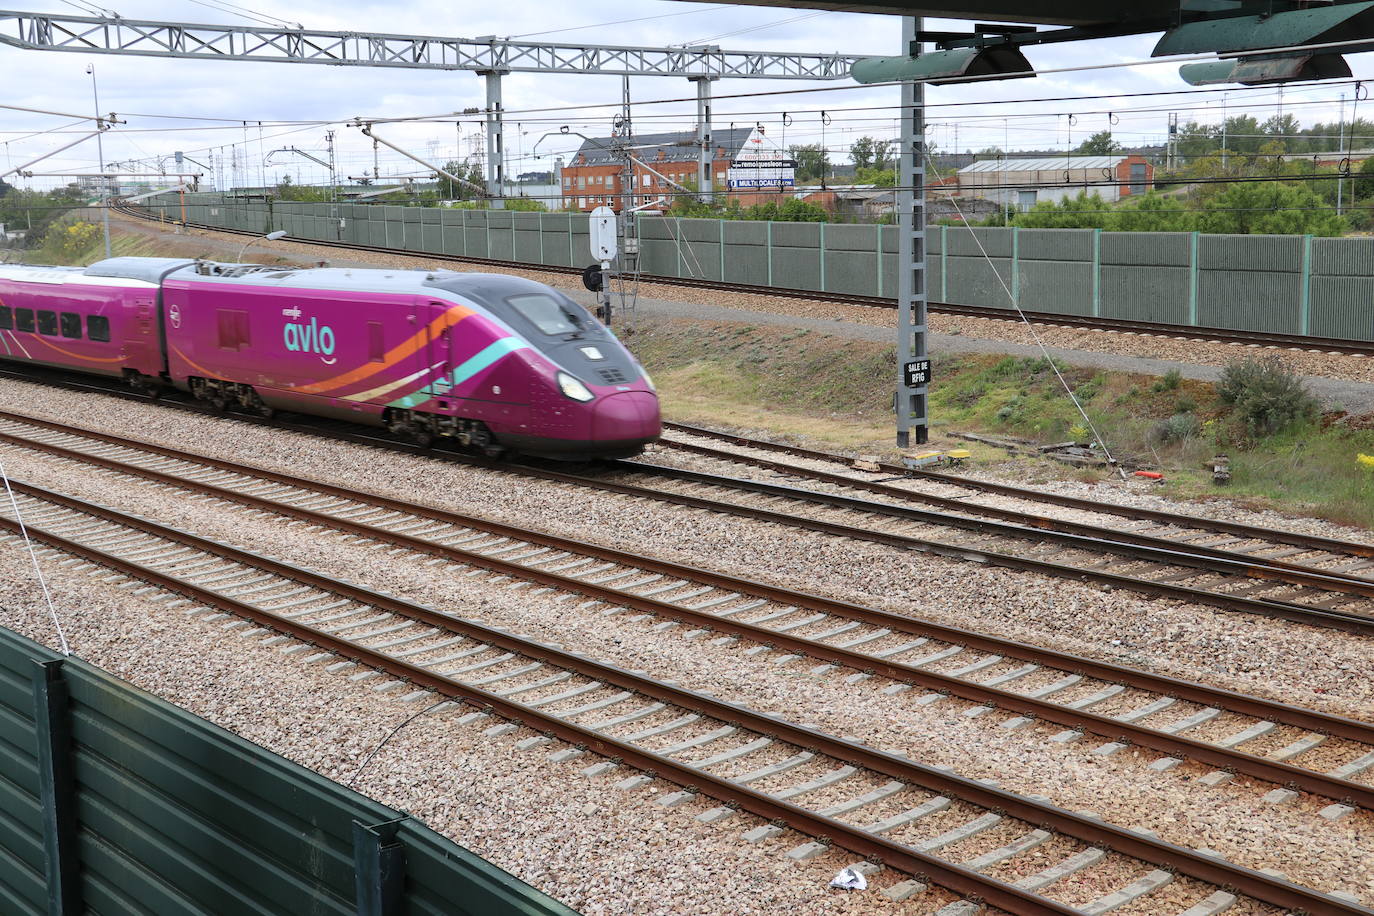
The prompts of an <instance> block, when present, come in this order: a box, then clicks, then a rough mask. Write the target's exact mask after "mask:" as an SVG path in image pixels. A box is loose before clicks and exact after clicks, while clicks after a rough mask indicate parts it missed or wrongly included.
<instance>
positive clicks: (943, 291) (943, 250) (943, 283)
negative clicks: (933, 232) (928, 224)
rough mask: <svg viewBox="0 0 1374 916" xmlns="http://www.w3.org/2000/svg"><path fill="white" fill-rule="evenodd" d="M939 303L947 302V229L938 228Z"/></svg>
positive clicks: (946, 227)
mask: <svg viewBox="0 0 1374 916" xmlns="http://www.w3.org/2000/svg"><path fill="white" fill-rule="evenodd" d="M940 301H941V302H948V301H949V227H948V226H941V227H940Z"/></svg>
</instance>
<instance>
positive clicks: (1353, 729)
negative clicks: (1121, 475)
mask: <svg viewBox="0 0 1374 916" xmlns="http://www.w3.org/2000/svg"><path fill="white" fill-rule="evenodd" d="M58 428H60V427H58ZM0 437H3V439H4V441H9V442H14V443H16V444H19V445H22V446H24V447H28V448H34V449H42V450H44V451H47V452H49V453H50V454H54V455H57V456H58V457H62V458H66V459H68V460H73V461H82V462H85V463H88V464H94V465H97V466H99V467H105V468H108V469H110V470H114V471H118V472H120V473H124V474H130V475H136V476H140V477H143V478H145V479H147V480H151V481H153V482H155V483H158V484H163V485H169V486H174V487H178V488H181V489H186V490H192V491H195V492H199V493H203V494H206V495H209V496H213V497H214V498H216V499H220V500H224V501H230V502H237V503H239V504H241V505H245V506H248V507H250V508H253V509H259V510H263V511H267V512H271V513H274V514H277V515H282V516H286V517H289V518H294V519H298V520H301V521H304V522H307V523H308V524H311V525H315V526H318V527H321V528H330V529H333V530H336V531H342V532H345V533H348V534H352V535H356V536H359V537H364V538H368V539H371V540H376V541H382V542H385V543H389V544H393V545H396V546H399V547H403V548H405V549H406V550H409V551H411V552H414V553H420V554H426V555H430V556H435V557H439V558H443V559H449V560H453V561H456V562H460V563H465V564H468V565H473V566H479V567H482V568H485V569H488V570H492V571H496V572H500V573H502V574H504V575H509V576H514V577H517V578H521V579H524V580H526V581H529V582H533V583H535V584H538V585H544V586H548V587H551V588H556V589H561V590H563V591H570V592H574V593H578V594H582V595H585V596H588V597H591V598H596V599H599V600H603V601H608V602H611V603H613V604H617V605H621V606H624V607H628V608H632V609H634V610H637V611H641V612H646V613H650V614H653V615H655V616H658V617H665V618H668V619H672V620H677V621H681V622H691V623H693V624H696V625H698V626H701V627H704V628H707V629H710V630H714V631H719V632H722V633H727V634H730V635H733V636H738V637H741V638H744V639H748V640H750V641H753V642H756V643H760V644H764V645H771V646H774V647H776V648H780V649H785V650H787V651H790V652H796V653H799V654H803V655H807V656H810V657H812V658H816V659H820V660H823V661H827V662H830V663H833V664H837V665H843V666H845V667H848V668H851V669H854V670H857V671H862V672H866V673H872V674H880V675H882V676H884V677H888V678H891V679H893V680H896V681H899V682H902V683H908V684H913V685H916V684H919V685H921V686H924V687H926V688H928V689H932V690H937V691H940V692H943V693H949V694H953V695H956V696H959V697H961V698H963V699H965V700H969V701H971V702H975V703H979V704H984V705H991V706H994V707H996V708H1000V709H1006V710H1010V711H1013V712H1016V713H1018V714H1022V715H1026V716H1028V717H1031V718H1037V719H1043V720H1045V721H1051V722H1056V723H1058V724H1060V725H1065V726H1068V727H1070V728H1073V729H1082V730H1083V731H1085V732H1091V733H1093V734H1097V735H1101V736H1103V737H1108V738H1111V739H1113V740H1119V741H1121V742H1122V743H1129V744H1133V745H1136V746H1141V747H1150V748H1153V749H1154V750H1158V751H1162V752H1164V753H1167V754H1171V755H1178V756H1182V757H1186V758H1191V759H1194V760H1199V761H1202V762H1206V763H1209V764H1211V765H1213V766H1216V767H1220V768H1223V769H1227V770H1232V771H1235V772H1241V773H1246V774H1247V775H1250V776H1254V777H1256V778H1259V779H1263V780H1265V781H1268V782H1274V783H1277V784H1279V785H1293V786H1297V787H1299V788H1302V789H1304V790H1305V791H1310V792H1313V793H1314V794H1318V795H1322V796H1324V797H1327V798H1331V799H1334V800H1337V801H1352V802H1354V803H1355V804H1357V805H1359V806H1360V807H1362V808H1365V809H1367V810H1374V786H1366V785H1364V784H1361V783H1356V782H1354V781H1353V780H1347V779H1341V778H1338V777H1333V776H1329V775H1326V774H1322V773H1318V772H1316V771H1313V770H1309V769H1306V768H1303V767H1299V766H1293V765H1290V764H1286V763H1282V762H1280V761H1273V760H1269V759H1267V758H1262V757H1257V756H1255V755H1251V754H1247V753H1245V752H1242V751H1238V750H1235V749H1233V748H1224V747H1221V746H1219V745H1214V744H1210V743H1208V742H1203V741H1197V740H1195V739H1190V738H1185V737H1182V736H1178V735H1173V734H1170V733H1168V732H1164V731H1161V730H1159V729H1153V728H1148V727H1145V726H1138V725H1135V724H1132V723H1127V722H1122V721H1120V720H1117V719H1114V718H1111V717H1108V716H1101V715H1097V714H1095V713H1091V712H1087V711H1086V710H1075V709H1072V708H1070V707H1067V706H1064V705H1061V704H1058V703H1054V702H1051V701H1046V700H1041V699H1035V698H1032V697H1028V696H1025V695H1023V694H1018V693H1015V692H1013V691H1007V690H1001V689H998V688H994V687H987V686H984V685H981V684H978V683H975V682H970V681H964V680H961V679H960V678H957V677H953V676H950V675H944V674H939V673H935V672H929V671H925V670H924V669H922V668H919V667H916V666H913V665H907V664H903V663H899V662H890V661H886V660H883V659H881V658H879V657H877V656H873V655H868V654H865V653H862V652H855V651H852V650H848V649H843V648H839V647H834V646H829V645H826V644H824V643H820V642H817V641H815V640H811V639H806V638H804V637H793V636H789V635H788V634H786V633H782V632H778V631H776V630H772V629H768V628H766V627H762V626H758V625H754V624H749V623H744V622H741V621H735V620H730V619H729V618H726V617H720V616H717V615H715V614H711V613H708V612H704V611H696V610H693V609H690V608H687V607H683V606H681V605H677V604H673V603H671V602H667V601H661V600H658V599H654V598H649V597H644V596H640V595H636V594H634V593H633V592H629V591H625V590H622V589H618V588H614V587H611V586H608V585H597V584H594V583H590V582H586V581H584V580H581V579H579V578H576V577H574V576H565V575H561V574H558V573H554V572H546V571H542V570H539V569H537V568H535V567H531V566H527V565H524V564H521V563H515V562H511V561H507V560H502V559H500V558H498V557H490V556H486V555H485V554H483V553H481V552H480V551H473V550H465V549H462V548H460V547H453V546H448V545H445V544H442V543H437V542H434V541H429V540H426V539H424V538H420V537H415V536H411V535H408V534H405V533H402V532H395V531H391V530H389V529H386V528H381V527H378V526H375V525H372V524H369V523H365V522H356V521H352V520H350V519H347V518H341V517H338V516H335V515H331V514H329V513H325V512H319V511H316V510H312V509H306V508H301V507H298V506H293V505H291V504H289V503H281V502H278V501H277V500H276V497H271V496H258V495H254V494H250V493H246V492H243V491H240V490H236V489H233V488H231V487H225V486H221V485H218V484H211V483H203V482H200V481H195V480H189V479H187V478H184V477H181V476H178V475H177V474H175V473H173V472H170V471H161V470H155V469H152V468H143V467H139V466H138V465H133V464H128V463H126V462H122V461H119V460H116V459H112V458H105V457H101V456H94V455H88V454H86V453H84V452H80V451H77V450H74V449H69V448H66V447H64V446H59V445H55V444H51V443H41V442H28V441H27V440H22V439H18V437H13V436H10V435H9V434H8V433H0ZM109 438H110V439H117V437H109ZM111 444H119V445H121V447H125V448H130V449H143V450H145V451H147V452H149V453H151V454H159V455H163V456H165V457H170V458H174V459H176V460H180V461H187V462H195V463H198V464H201V465H202V466H206V467H212V468H217V469H220V470H225V471H229V472H232V473H237V474H240V475H242V476H246V477H253V478H257V479H260V480H265V481H270V482H273V483H279V484H282V485H285V486H290V487H293V488H296V489H301V490H307V491H310V492H316V493H320V494H323V495H328V496H332V497H337V498H341V499H346V500H348V501H350V502H363V503H371V504H374V505H377V506H381V507H384V508H386V509H388V510H391V511H396V512H401V513H404V514H405V515H408V516H416V517H422V518H426V519H430V520H435V521H442V522H446V523H448V524H451V525H456V526H460V527H463V528H477V529H480V530H485V531H488V532H491V533H495V534H499V535H500V536H502V537H507V538H511V539H516V540H521V541H525V542H528V543H532V544H538V545H541V546H548V547H554V548H557V549H559V550H563V551H567V552H571V553H577V554H582V555H589V556H596V557H598V558H601V559H606V560H610V561H611V562H615V563H617V564H621V565H626V566H633V567H636V568H641V569H647V570H651V571H655V572H665V573H668V574H671V575H673V576H675V577H677V578H683V579H688V580H693V581H701V582H708V583H710V584H712V585H713V586H716V587H724V588H729V589H731V590H733V591H740V592H743V593H746V594H752V595H755V596H763V595H766V596H767V597H768V598H769V600H773V601H778V602H786V603H788V604H795V605H797V606H799V607H806V608H808V609H815V610H823V611H825V612H827V613H832V614H836V615H838V616H842V617H850V618H853V619H860V620H863V621H864V622H865V623H873V624H880V625H883V626H886V627H888V628H891V629H897V630H902V631H906V632H908V633H913V634H921V633H938V634H939V635H938V637H937V638H941V639H943V640H947V641H950V642H955V643H959V644H965V645H967V644H970V643H973V642H975V641H978V642H982V643H983V645H982V646H980V648H984V649H986V650H987V651H990V652H993V653H994V654H1002V655H1012V656H1013V657H1021V658H1024V659H1026V660H1030V661H1035V662H1037V663H1041V664H1045V663H1047V662H1048V663H1049V666H1050V667H1058V668H1063V669H1066V670H1074V671H1077V670H1081V669H1082V668H1083V667H1085V666H1086V667H1088V668H1094V667H1095V668H1098V669H1102V671H1101V673H1094V674H1093V676H1094V677H1099V678H1101V679H1103V680H1109V681H1112V682H1118V683H1121V682H1125V683H1130V685H1131V686H1135V687H1140V688H1142V689H1146V690H1151V691H1154V692H1158V693H1163V694H1165V695H1168V696H1182V697H1183V698H1185V699H1191V700H1194V701H1197V702H1205V703H1207V704H1216V705H1218V706H1220V707H1222V708H1226V709H1229V710H1231V711H1233V712H1242V713H1244V714H1246V715H1252V716H1256V717H1258V718H1262V719H1269V720H1272V721H1275V722H1280V723H1282V724H1286V725H1291V726H1297V727H1301V728H1305V729H1309V730H1315V731H1320V732H1322V733H1324V734H1331V735H1338V736H1340V737H1343V738H1347V739H1350V740H1353V741H1357V742H1360V743H1363V744H1366V745H1370V746H1374V725H1369V724H1366V723H1363V722H1359V721H1358V720H1353V719H1348V718H1345V717H1341V716H1333V715H1330V714H1327V713H1321V712H1316V711H1313V710H1307V709H1302V708H1300V707H1292V706H1289V705H1287V704H1280V703H1275V702H1272V701H1268V700H1263V699H1261V698H1257V697H1248V696H1245V695H1242V694H1235V693H1233V692H1231V691H1225V690H1219V689H1217V688H1211V687H1206V686H1204V685H1199V684H1193V683H1190V682H1186V681H1179V680H1176V679H1172V678H1165V677H1160V676H1156V675H1150V674H1148V673H1145V672H1139V671H1136V670H1134V669H1129V668H1122V667H1119V666H1115V665H1111V664H1109V663H1100V662H1092V661H1090V660H1086V659H1082V658H1079V657H1076V656H1071V655H1063V654H1059V653H1053V652H1051V651H1048V650H1039V649H1032V648H1031V647H1027V646H1025V645H1023V644H1020V643H1014V642H1011V641H1008V640H999V639H997V638H995V637H987V636H983V635H981V634H974V633H971V632H969V631H963V630H957V629H953V628H946V627H941V626H939V625H934V624H927V623H926V622H924V621H921V620H913V619H911V618H907V617H904V616H901V615H898V614H893V613H891V612H886V611H880V610H876V609H872V608H864V607H862V606H857V605H852V604H847V603H844V602H839V601H835V600H832V599H827V598H822V597H819V596H816V595H811V594H806V593H802V592H795V591H791V590H787V589H780V588H776V587H772V586H766V585H762V584H760V583H757V582H753V581H750V580H746V579H739V578H735V577H730V576H722V575H720V574H716V573H711V572H708V571H705V570H700V569H696V568H694V567H687V566H682V565H680V564H675V563H670V562H667V561H659V560H650V559H647V558H643V557H640V556H637V555H634V554H628V553H625V552H622V551H617V550H613V549H610V548H603V547H598V546H595V545H589V544H586V543H584V542H580V541H576V540H573V539H570V538H561V537H557V536H553V535H548V534H542V533H537V532H530V531H526V530H524V529H520V528H516V527H514V526H509V525H504V524H501V523H495V522H488V521H486V520H484V519H474V518H472V517H470V516H465V515H459V514H457V513H451V512H448V511H446V510H439V509H434V508H430V507H426V506H420V505H417V504H413V503H408V502H405V501H402V500H395V499H391V498H389V497H381V496H375V495H373V494H367V493H359V492H357V491H353V490H348V489H346V488H343V487H337V486H334V485H331V484H320V483H316V482H314V481H310V480H305V479H302V478H297V477H292V476H290V475H287V474H281V473H278V472H267V471H262V470H259V469H256V468H252V467H247V466H244V465H238V464H235V463H233V462H227V461H222V460H219V459H205V458H200V457H199V456H195V455H192V454H190V453H185V452H178V451H177V450H175V449H169V448H165V447H151V446H146V445H143V444H140V443H137V442H136V441H134V440H122V441H115V442H112V443H111ZM1123 675H1124V676H1123Z"/></svg>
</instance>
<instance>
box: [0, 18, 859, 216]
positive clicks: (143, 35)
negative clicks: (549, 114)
mask: <svg viewBox="0 0 1374 916" xmlns="http://www.w3.org/2000/svg"><path fill="white" fill-rule="evenodd" d="M0 44H7V45H11V46H13V47H16V48H25V49H27V50H31V51H73V52H78V53H82V54H134V55H140V56H145V57H170V58H178V59H185V60H236V61H261V62H268V63H286V64H326V65H331V66H338V67H389V68H392V69H402V70H471V71H473V72H475V73H478V74H480V75H482V76H483V77H484V78H485V80H486V100H487V105H486V108H485V109H484V112H485V115H486V121H487V192H488V194H489V195H491V196H492V197H493V198H496V205H497V206H500V196H501V189H502V186H503V184H504V182H505V175H504V174H503V171H504V170H503V167H502V162H501V160H502V147H503V144H502V105H501V77H502V76H503V75H504V74H507V73H560V74H569V73H585V74H599V75H603V76H607V75H611V76H673V77H681V78H685V79H690V80H693V81H695V82H696V84H697V94H698V100H699V101H698V108H697V112H698V121H699V123H698V124H697V137H698V144H699V146H700V161H701V163H702V165H701V167H700V171H701V173H702V174H703V175H705V174H706V173H707V172H708V171H709V168H710V162H711V159H712V158H713V157H712V155H711V149H710V142H711V128H710V124H709V123H703V122H701V119H702V118H706V117H709V112H710V94H711V83H712V81H714V80H717V79H723V78H728V79H770V80H838V79H848V78H849V70H850V67H852V66H853V65H854V62H855V61H858V60H862V59H863V58H862V57H861V56H859V55H853V54H789V53H781V52H776V51H724V50H721V48H719V47H718V46H700V47H691V48H686V47H681V48H646V47H633V46H621V45H591V44H579V43H560V42H526V41H511V40H508V39H504V38H496V37H494V36H484V37H481V38H443V37H437V36H429V35H386V34H381V33H372V32H335V31H325V30H321V29H306V28H289V27H286V28H275V27H266V26H255V25H204V24H197V23H189V22H159V21H154V20H142V19H124V18H122V17H119V16H108V17H106V16H68V15H65V14H60V13H30V12H16V11H13V10H0ZM700 186H701V188H702V189H708V188H709V187H710V183H709V181H703V182H702V183H701V185H700Z"/></svg>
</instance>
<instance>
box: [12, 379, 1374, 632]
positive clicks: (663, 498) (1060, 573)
mask: <svg viewBox="0 0 1374 916" xmlns="http://www.w3.org/2000/svg"><path fill="white" fill-rule="evenodd" d="M0 374H3V370H0ZM9 374H11V375H13V376H15V377H18V378H23V379H26V380H29V381H32V376H31V375H28V374H25V373H19V372H14V373H9ZM45 383H47V384H57V385H59V386H63V387H69V388H70V387H77V388H82V389H88V390H97V391H99V390H103V389H100V388H99V387H97V386H93V385H92V384H91V383H90V382H85V383H83V384H81V385H75V384H74V383H72V382H70V381H69V380H60V381H51V380H49V381H46V382H45ZM107 393H110V394H114V395H115V396H119V397H126V398H130V399H134V400H140V401H144V402H148V401H150V400H151V399H149V398H147V397H146V396H138V395H135V394H132V393H130V392H127V391H125V390H123V389H121V388H111V389H109V390H108V391H107ZM166 406H170V407H173V408H175V409H180V410H187V411H190V412H193V413H199V414H207V413H209V411H208V410H207V409H203V408H201V407H199V406H197V405H193V404H192V405H188V404H178V403H169V404H168V405H166ZM234 418H235V419H236V420H239V421H242V422H248V423H254V424H257V425H263V426H268V427H271V428H276V429H285V430H289V431H295V432H301V433H305V434H308V435H314V436H326V437H329V438H333V439H336V440H338V441H344V442H352V443H356V444H362V445H368V446H373V447H378V448H386V449H389V450H391V451H400V452H406V453H410V454H417V453H418V454H425V455H428V456H430V457H441V458H442V459H444V460H449V461H455V462H460V463H464V464H469V465H472V466H476V467H483V468H487V469H490V470H495V471H502V472H506V473H517V474H522V475H525V476H530V477H535V478H538V479H543V480H550V481H556V482H560V483H570V484H575V485H578V486H585V487H591V488H593V489H599V490H602V491H605V492H609V493H617V494H621V495H628V496H635V497H641V498H646V499H654V500H657V501H660V502H667V503H671V504H675V505H681V506H688V507H692V508H701V509H706V510H708V511H713V512H717V513H721V514H730V515H736V516H740V517H743V518H752V519H756V520H760V521H767V522H773V523H775V524H779V525H784V526H788V527H793V528H801V529H804V530H809V531H816V532H819V533H822V534H830V535H835V536H838V537H845V538H850V539H854V540H866V541H870V542H873V543H879V544H884V545H886V546H891V547H897V548H900V549H907V550H917V551H920V552H924V553H931V554H934V555H936V556H943V557H947V558H950V559H956V560H962V561H970V560H972V561H974V562H981V563H989V564H991V565H996V566H1002V567H1004V568H1008V569H1017V570H1022V571H1027V572H1036V573H1041V574H1047V575H1052V576H1056V577H1059V578H1069V579H1077V580H1080V581H1083V580H1089V581H1095V582H1099V583H1102V584H1106V585H1111V586H1112V587H1120V588H1125V589H1128V590H1131V591H1136V592H1139V593H1141V594H1147V595H1153V596H1156V597H1166V598H1175V599H1178V600H1183V601H1192V602H1196V603H1199V604H1206V605H1209V606H1212V607H1220V608H1223V609H1227V610H1234V611H1239V612H1242V613H1253V614H1257V615H1261V616H1268V617H1274V618H1278V619H1285V620H1291V621H1294V622H1297V623H1308V624H1312V625H1316V626H1324V627H1329V628H1332V629H1340V630H1345V631H1347V632H1352V633H1361V634H1363V633H1374V618H1371V617H1366V616H1364V615H1358V614H1342V613H1340V612H1336V611H1327V610H1323V609H1320V608H1313V607H1309V606H1307V605H1303V604H1299V603H1297V602H1289V601H1278V600H1274V599H1264V598H1248V597H1244V596H1236V595H1229V594H1226V593H1219V592H1212V591H1207V590H1205V589H1198V588H1191V587H1188V586H1181V585H1174V584H1172V583H1167V582H1155V581H1152V580H1148V579H1139V578H1136V577H1132V576H1123V575H1120V574H1116V573H1109V572H1106V571H1103V570H1097V569H1089V568H1085V567H1077V566H1070V565H1066V564H1061V563H1054V562H1051V561H1048V560H1039V559H1032V558H1027V557H1020V556H1016V555H1013V554H1007V553H1002V552H998V551H992V550H980V549H978V548H974V547H959V546H953V545H945V544H940V543H938V542H932V541H925V540H922V539H919V538H913V537H909V536H906V535H895V534H888V533H885V532H880V531H874V530H872V529H865V528H855V527H853V526H846V525H839V524H836V523H833V522H824V521H819V520H815V519H809V518H805V517H800V516H796V515H788V514H785V513H779V512H772V511H770V510H767V509H761V508H756V507H750V506H740V505H737V504H733V503H728V502H720V501H716V500H708V499H702V498H700V497H694V496H688V495H685V494H678V493H672V492H669V491H663V490H656V489H653V488H650V487H639V486H634V485H628V484H621V483H613V482H610V481H604V480H597V479H595V478H591V477H587V476H584V475H577V474H570V473H567V472H563V471H553V470H548V469H546V468H540V467H533V466H530V465H523V464H513V463H510V462H498V461H494V460H491V459H486V458H480V457H477V456H472V455H459V454H456V453H449V452H431V451H429V450H427V449H423V448H421V447H419V446H414V445H410V444H407V443H403V442H397V441H395V440H388V439H382V438H379V437H376V436H367V435H362V434H360V433H357V432H352V431H341V430H338V429H333V428H326V427H325V426H324V425H323V424H324V423H325V421H323V420H320V419H316V420H314V422H313V423H284V422H282V421H280V420H274V421H271V422H268V421H265V420H262V419H260V418H257V417H252V416H248V415H237V414H235V415H234ZM621 464H622V465H624V466H625V467H626V468H627V469H630V470H632V471H633V470H634V469H636V468H638V469H639V470H638V471H636V472H637V473H645V470H646V469H652V468H654V467H655V466H652V465H644V464H632V463H627V462H621ZM662 470H663V471H664V472H665V473H668V474H686V473H687V472H679V471H677V469H672V468H664V469H662ZM702 476H703V477H704V476H705V475H702ZM725 480H727V478H716V479H715V480H714V481H713V482H714V483H717V484H720V485H724V484H723V481H725ZM733 482H734V484H735V485H737V486H740V487H742V488H746V489H754V490H756V491H758V490H759V489H760V488H764V487H772V486H776V485H769V484H762V483H757V482H753V481H740V480H735V481H733ZM777 489H778V490H779V491H782V490H786V489H789V488H781V487H778V488H777ZM795 493H796V494H797V496H796V498H798V499H804V500H805V499H810V500H812V501H822V500H821V499H820V497H826V496H828V495H827V494H817V493H815V491H809V490H801V489H796V490H795ZM829 499H830V500H841V499H843V497H833V496H831V497H829ZM853 502H854V503H855V507H857V508H859V509H860V510H861V511H880V510H882V509H883V508H884V507H883V506H882V504H877V503H865V502H861V501H857V500H855V501H853ZM888 508H891V509H893V510H894V511H900V509H899V507H888ZM907 511H909V512H915V511H916V510H907ZM950 518H951V517H946V516H940V517H939V518H938V519H937V520H936V523H937V524H942V523H948V522H949V520H950ZM1029 534H1030V536H1032V537H1037V538H1043V537H1047V536H1050V535H1047V534H1045V533H1041V532H1038V531H1035V532H1029ZM1059 536H1061V537H1069V536H1068V535H1059ZM1098 546H1106V547H1108V548H1109V549H1110V547H1111V545H1109V544H1108V545H1098ZM1142 549H1143V548H1142Z"/></svg>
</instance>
